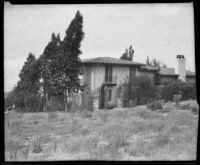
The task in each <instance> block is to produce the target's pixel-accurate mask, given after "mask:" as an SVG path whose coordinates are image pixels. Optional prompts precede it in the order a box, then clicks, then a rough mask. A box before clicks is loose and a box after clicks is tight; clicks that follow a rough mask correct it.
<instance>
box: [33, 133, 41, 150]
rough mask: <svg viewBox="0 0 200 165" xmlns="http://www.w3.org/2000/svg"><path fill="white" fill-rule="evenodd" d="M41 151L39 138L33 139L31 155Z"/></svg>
mask: <svg viewBox="0 0 200 165" xmlns="http://www.w3.org/2000/svg"><path fill="white" fill-rule="evenodd" d="M41 151H42V148H41V138H40V137H35V138H34V139H33V153H40V152H41Z"/></svg>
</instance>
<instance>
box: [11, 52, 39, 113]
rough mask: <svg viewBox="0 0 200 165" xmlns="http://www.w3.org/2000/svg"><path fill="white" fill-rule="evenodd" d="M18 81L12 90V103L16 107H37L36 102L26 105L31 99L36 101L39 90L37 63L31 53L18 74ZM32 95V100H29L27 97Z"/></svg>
mask: <svg viewBox="0 0 200 165" xmlns="http://www.w3.org/2000/svg"><path fill="white" fill-rule="evenodd" d="M19 77H20V80H19V81H18V83H17V86H16V87H15V88H14V90H13V91H14V92H13V93H14V102H15V105H16V107H21V108H23V107H29V108H31V110H32V108H35V107H37V104H38V102H34V104H27V103H28V102H32V101H33V99H35V100H37V99H38V90H39V71H38V63H37V61H36V59H35V56H34V55H33V54H32V53H29V55H28V57H27V59H26V61H25V63H24V65H23V67H22V69H21V72H20V74H19ZM30 95H32V98H31V99H29V98H28V96H30Z"/></svg>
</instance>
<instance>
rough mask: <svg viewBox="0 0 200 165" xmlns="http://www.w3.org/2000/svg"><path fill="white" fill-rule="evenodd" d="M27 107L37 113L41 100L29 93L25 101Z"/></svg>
mask: <svg viewBox="0 0 200 165" xmlns="http://www.w3.org/2000/svg"><path fill="white" fill-rule="evenodd" d="M24 103H25V107H29V108H30V111H31V112H33V111H37V110H38V107H39V104H40V98H39V96H37V95H36V94H32V93H29V94H28V95H27V96H26V97H25V99H24Z"/></svg>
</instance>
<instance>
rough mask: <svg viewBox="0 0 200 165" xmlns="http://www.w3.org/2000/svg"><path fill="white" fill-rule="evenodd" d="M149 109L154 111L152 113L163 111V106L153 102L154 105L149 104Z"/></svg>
mask: <svg viewBox="0 0 200 165" xmlns="http://www.w3.org/2000/svg"><path fill="white" fill-rule="evenodd" d="M147 108H148V109H150V110H152V111H156V110H162V109H163V107H162V104H161V103H159V102H153V103H149V104H147Z"/></svg>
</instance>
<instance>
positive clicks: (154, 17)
mask: <svg viewBox="0 0 200 165" xmlns="http://www.w3.org/2000/svg"><path fill="white" fill-rule="evenodd" d="M77 10H79V11H80V12H81V14H82V15H83V21H84V22H83V31H84V33H85V38H84V40H83V41H82V46H81V50H82V52H83V53H82V55H81V58H89V57H103V56H106V57H116V58H119V57H120V56H121V55H122V53H123V52H124V50H125V49H126V48H127V47H129V46H130V45H132V46H133V48H134V50H135V54H134V59H133V61H137V62H143V63H144V62H145V60H146V58H147V56H149V58H150V59H152V58H156V59H159V60H161V61H162V62H163V63H165V64H166V65H167V66H168V67H175V65H176V62H175V61H176V55H177V54H183V55H184V56H185V58H186V67H187V69H190V70H192V71H194V70H195V62H194V24H193V23H194V20H193V19H194V18H193V4H192V3H185V4H181V3H179V4H110V5H107V4H104V5H99V4H97V5H88V4H85V5H11V4H9V3H5V4H4V90H5V92H7V91H10V90H12V88H13V87H14V85H16V84H17V81H18V80H19V77H18V74H19V72H20V70H21V68H22V66H23V64H24V62H25V60H26V58H27V56H28V54H29V52H32V53H33V54H35V56H36V57H37V58H38V57H39V55H41V54H42V52H43V50H44V48H45V46H46V45H47V43H48V42H49V41H50V37H51V33H52V32H55V33H60V35H61V39H63V37H64V35H65V31H66V29H67V27H68V25H69V23H70V22H71V20H72V19H73V18H74V16H75V13H76V11H77Z"/></svg>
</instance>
